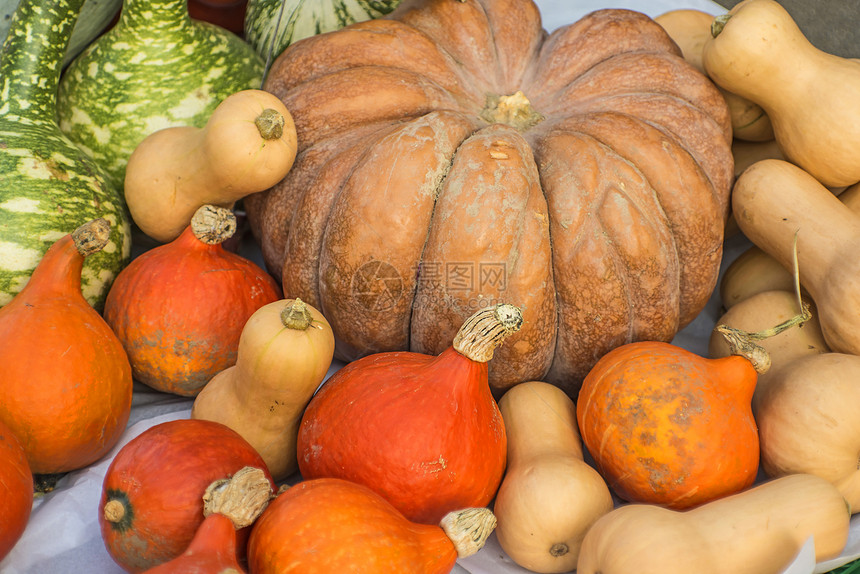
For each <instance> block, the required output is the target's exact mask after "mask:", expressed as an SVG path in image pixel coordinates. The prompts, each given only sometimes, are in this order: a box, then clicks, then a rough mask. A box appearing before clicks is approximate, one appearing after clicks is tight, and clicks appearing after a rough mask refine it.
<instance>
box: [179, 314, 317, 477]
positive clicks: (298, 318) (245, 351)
mask: <svg viewBox="0 0 860 574" xmlns="http://www.w3.org/2000/svg"><path fill="white" fill-rule="evenodd" d="M333 354H334V335H333V334H332V331H331V327H330V326H329V324H328V321H326V319H325V317H323V315H322V314H321V313H320V312H319V311H318V310H317V309H315V308H313V307H312V306H310V305H307V304H305V303H304V302H303V301H301V300H299V299H283V300H280V301H275V302H273V303H269V304H268V305H265V306H263V307H261V308H260V309H258V310H257V311H256V312H255V313H254V314H253V315H251V318H250V319H248V322H247V323H245V327H244V329H242V336H241V337H240V339H239V353H238V356H237V359H236V364H235V365H234V366H232V367H229V368H227V369H225V370H223V371H221V372H220V373H218V374H217V375H215V376H214V377H213V378H212V380H210V381H209V382H208V383H207V384H206V386H205V387H203V390H202V391H200V394H198V395H197V397H196V398H195V399H194V405H193V406H192V409H191V418H195V419H206V420H210V421H215V422H219V423H221V424H224V425H227V426H228V427H230V428H231V429H233V430H234V431H236V432H237V433H239V434H240V435H241V436H242V438H244V439H245V440H246V441H248V442H249V443H250V444H251V446H253V447H254V448H256V449H257V452H259V453H260V455H261V456H262V457H263V460H264V461H266V465H267V467H268V468H269V471H270V472H271V473H272V476H273V477H275V479H276V480H281V479H284V478H286V477H288V476H289V475H291V474H292V473H294V472H295V471H296V469H297V468H298V461H297V460H296V438H297V436H298V432H299V423H300V422H301V418H302V414H303V412H304V409H305V407H306V406H307V403H308V401H310V399H311V396H313V394H314V391H316V390H317V388H318V387H319V385H320V384H321V383H322V381H323V379H324V378H325V375H326V373H327V372H328V370H329V368H330V366H331V362H332V355H333Z"/></svg>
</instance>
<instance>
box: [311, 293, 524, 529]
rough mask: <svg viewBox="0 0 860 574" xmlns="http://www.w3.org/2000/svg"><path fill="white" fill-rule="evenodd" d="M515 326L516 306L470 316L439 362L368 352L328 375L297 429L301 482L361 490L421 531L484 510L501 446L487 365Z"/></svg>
mask: <svg viewBox="0 0 860 574" xmlns="http://www.w3.org/2000/svg"><path fill="white" fill-rule="evenodd" d="M521 324H522V315H521V314H520V311H519V309H518V308H517V307H514V306H513V305H508V304H499V305H496V306H493V307H490V308H487V309H483V310H481V311H478V312H477V313H475V314H474V315H472V317H470V318H469V319H468V320H467V321H466V322H465V323H464V324H463V326H462V328H461V329H460V331H459V332H458V333H457V336H456V337H455V339H454V342H453V345H452V346H449V347H448V349H447V350H445V351H444V352H442V353H441V354H440V355H438V356H432V355H424V354H421V353H411V352H407V351H399V352H390V353H376V354H373V355H370V356H368V357H364V358H362V359H359V360H357V361H354V362H352V363H349V364H347V365H346V366H345V367H343V368H342V369H340V370H339V371H337V372H336V373H334V375H332V376H331V377H330V378H329V379H328V380H327V381H326V382H325V383H323V385H322V387H320V390H319V391H318V392H317V394H316V395H314V397H313V398H312V399H311V401H310V403H309V404H308V407H307V409H305V412H304V416H303V417H302V422H301V424H300V425H299V436H298V443H297V452H298V461H299V471H300V472H301V474H302V476H303V477H304V478H305V479H311V478H322V477H336V478H343V479H346V480H350V481H352V482H357V483H360V484H364V485H366V486H367V487H369V488H371V489H373V490H374V491H376V492H377V493H378V494H380V495H382V496H383V497H384V498H385V499H386V500H388V501H389V502H390V503H391V504H393V505H394V507H395V508H397V510H399V511H400V512H401V513H403V515H404V516H406V518H408V519H409V520H412V521H415V522H421V523H425V524H436V523H438V522H439V520H441V518H442V517H443V516H444V515H445V514H447V513H448V512H451V511H453V510H457V509H460V508H467V507H473V506H485V505H486V504H488V503H489V502H490V500H492V498H493V496H494V495H495V494H496V490H497V489H498V487H499V483H500V482H501V479H502V474H503V473H504V471H505V457H506V449H507V441H506V436H505V426H504V422H503V421H502V416H501V413H500V412H499V407H498V405H497V404H496V401H495V400H494V399H493V396H492V394H491V392H490V387H489V384H488V382H487V362H488V361H489V360H490V359H491V358H492V356H493V351H494V349H495V348H496V347H497V346H498V345H499V344H501V342H502V341H503V340H504V339H505V338H506V337H507V336H509V335H511V334H513V333H514V332H516V330H517V329H518V328H519V327H520V325H521Z"/></svg>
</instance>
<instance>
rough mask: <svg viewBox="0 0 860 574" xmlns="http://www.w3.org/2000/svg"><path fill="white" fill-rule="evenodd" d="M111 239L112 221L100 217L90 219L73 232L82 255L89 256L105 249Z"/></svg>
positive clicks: (76, 245)
mask: <svg viewBox="0 0 860 574" xmlns="http://www.w3.org/2000/svg"><path fill="white" fill-rule="evenodd" d="M109 239H110V223H108V221H107V219H105V218H103V217H99V218H98V219H93V220H92V221H88V222H86V223H84V224H83V225H81V226H80V227H78V228H77V229H75V230H74V231H73V232H72V240H73V241H74V242H75V248H76V249H77V250H78V253H80V254H81V256H82V257H89V256H90V255H92V254H93V253H98V252H99V251H101V250H102V249H104V247H105V245H107V243H108V240H109Z"/></svg>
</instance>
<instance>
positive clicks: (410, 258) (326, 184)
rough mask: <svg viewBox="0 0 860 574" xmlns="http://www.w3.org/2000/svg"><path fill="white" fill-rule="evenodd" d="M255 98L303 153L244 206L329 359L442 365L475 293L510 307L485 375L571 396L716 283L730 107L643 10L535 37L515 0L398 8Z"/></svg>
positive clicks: (275, 73) (342, 35) (681, 322)
mask: <svg viewBox="0 0 860 574" xmlns="http://www.w3.org/2000/svg"><path fill="white" fill-rule="evenodd" d="M265 89H266V90H267V91H270V92H272V93H274V94H275V95H278V96H279V97H281V99H282V101H283V102H284V103H285V105H286V106H287V108H288V109H289V110H290V113H291V114H292V116H293V119H294V120H295V124H296V129H297V133H298V141H299V150H298V156H297V158H296V162H295V164H294V166H293V168H292V169H291V171H290V173H289V174H288V175H287V177H285V178H284V179H283V180H282V181H281V182H280V183H279V184H277V185H276V186H274V187H273V188H271V189H269V190H267V191H265V192H262V193H260V194H256V195H252V196H249V197H247V198H246V199H245V203H244V205H245V208H246V210H247V212H248V218H249V220H250V222H251V224H252V230H253V231H254V233H255V234H256V236H257V237H258V238H259V239H260V242H261V246H262V251H263V256H264V258H265V261H266V265H267V268H268V269H269V270H270V271H271V272H272V273H274V274H275V275H276V276H278V277H280V278H281V279H282V283H283V287H284V292H285V293H289V295H290V296H291V297H299V298H301V299H302V300H304V301H307V302H308V303H309V304H311V305H313V306H314V307H316V308H317V309H319V310H320V311H321V312H322V313H323V314H324V315H325V316H326V317H327V318H328V319H329V321H330V322H331V325H332V328H333V330H334V332H335V334H336V335H337V338H338V346H337V355H336V357H337V358H340V359H347V360H352V359H355V358H358V357H361V356H365V355H368V354H370V353H375V352H381V351H396V350H411V351H415V352H420V353H427V354H438V353H440V352H442V351H443V350H444V349H445V348H446V347H447V345H448V343H449V341H450V340H451V338H452V337H453V335H454V333H455V332H456V331H457V329H458V328H459V326H460V325H461V324H462V323H463V321H464V320H465V319H466V317H468V316H469V315H470V314H471V313H472V312H473V311H474V310H475V309H476V308H477V307H476V305H477V304H478V303H479V302H480V301H481V300H482V298H497V299H504V300H508V301H517V302H518V305H520V306H521V307H522V309H523V315H524V318H525V322H524V326H523V329H521V330H520V332H519V333H517V335H515V337H514V338H513V339H512V340H511V343H510V344H509V345H506V346H505V347H504V348H503V349H500V350H499V353H498V357H497V359H496V360H495V361H493V364H492V365H491V368H490V381H491V384H492V385H493V386H494V387H496V388H498V389H505V388H508V387H510V386H511V385H513V384H515V383H518V382H521V381H524V380H546V381H548V382H551V383H553V384H557V385H560V386H562V387H563V388H565V389H566V390H567V391H568V393H569V394H571V395H575V391H576V390H577V389H578V388H579V384H580V383H581V381H582V378H583V377H584V376H585V375H586V373H588V370H589V369H590V368H591V367H592V366H593V365H594V363H595V362H596V361H597V359H598V358H599V357H600V356H601V355H603V354H604V353H606V352H607V351H609V350H610V349H612V348H614V347H617V346H619V345H621V344H624V343H628V342H632V341H637V340H662V341H670V340H671V339H672V338H673V336H674V335H675V334H676V332H677V331H678V330H679V329H680V328H682V327H683V326H685V325H686V324H688V323H689V322H690V321H691V320H692V319H693V318H694V317H695V316H696V315H697V314H698V313H699V312H700V311H701V309H702V308H703V307H704V305H705V303H706V302H707V301H708V298H709V297H710V295H711V292H712V291H713V288H714V286H715V284H716V280H717V276H718V272H719V266H720V259H721V255H722V244H723V229H724V225H725V221H726V217H727V212H728V198H729V191H730V186H731V184H732V181H733V169H732V155H731V149H730V143H731V125H730V118H729V113H728V109H727V106H726V103H725V100H724V99H723V97H722V95H721V94H720V93H719V91H718V90H717V88H716V87H715V86H714V84H713V83H711V82H710V81H709V80H708V78H706V77H705V76H704V74H702V73H701V72H700V71H698V70H696V69H695V68H694V67H693V66H692V65H691V64H689V63H688V62H686V61H685V60H684V59H683V57H682V56H681V53H680V50H679V49H678V47H677V45H676V44H675V43H674V42H673V41H672V40H671V39H670V38H669V36H668V35H667V34H666V32H665V31H664V30H663V28H662V27H661V26H660V25H659V24H657V23H655V22H654V21H653V20H651V19H650V18H649V17H647V16H646V15H644V14H641V13H638V12H634V11H629V10H621V9H605V10H598V11H595V12H592V13H590V14H588V15H587V16H585V17H584V18H582V19H581V20H579V21H578V22H575V23H572V24H570V25H567V26H563V27H561V28H559V29H558V30H556V31H554V32H552V33H551V34H547V33H546V32H545V31H544V30H543V29H542V24H541V17H540V13H539V11H538V8H537V6H536V5H535V4H534V3H533V2H532V1H531V0H466V1H462V2H455V1H452V0H417V1H410V2H403V3H402V4H400V6H399V7H398V8H397V10H395V12H393V13H392V14H391V15H390V16H388V17H385V18H381V19H375V20H371V21H367V22H361V23H357V24H353V25H351V26H349V27H347V28H344V29H341V30H338V31H336V32H332V33H329V34H322V35H318V36H313V37H310V38H306V39H304V40H301V41H299V42H295V43H293V44H292V45H290V46H289V47H288V48H287V49H286V50H285V51H284V52H283V53H282V54H281V55H280V56H279V58H278V59H277V60H276V61H275V62H274V64H273V66H272V69H271V71H270V72H269V74H268V75H267V78H266V82H265Z"/></svg>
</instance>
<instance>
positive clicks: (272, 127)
mask: <svg viewBox="0 0 860 574" xmlns="http://www.w3.org/2000/svg"><path fill="white" fill-rule="evenodd" d="M254 125H255V126H257V130H258V131H259V132H260V136H261V137H262V138H263V139H264V140H276V139H280V138H281V136H283V135H284V116H283V115H281V113H280V112H278V111H277V110H273V109H272V108H266V109H265V110H263V111H262V112H260V115H259V116H257V117H256V119H255V120H254Z"/></svg>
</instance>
